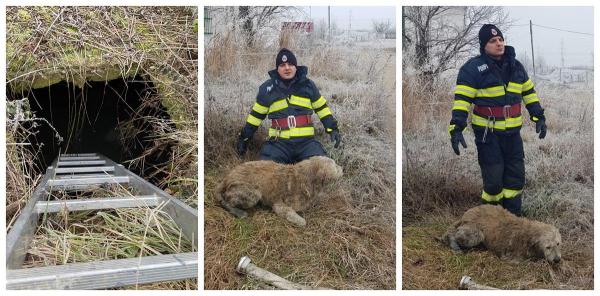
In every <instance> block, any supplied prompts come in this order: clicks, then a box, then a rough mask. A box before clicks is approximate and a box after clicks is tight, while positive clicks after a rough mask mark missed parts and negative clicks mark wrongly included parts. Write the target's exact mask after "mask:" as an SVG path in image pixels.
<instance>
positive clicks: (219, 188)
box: [216, 182, 248, 218]
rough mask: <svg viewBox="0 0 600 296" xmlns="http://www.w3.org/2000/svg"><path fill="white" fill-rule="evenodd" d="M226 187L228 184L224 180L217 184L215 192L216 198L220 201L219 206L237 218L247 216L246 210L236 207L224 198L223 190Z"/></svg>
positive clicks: (225, 189)
mask: <svg viewBox="0 0 600 296" xmlns="http://www.w3.org/2000/svg"><path fill="white" fill-rule="evenodd" d="M228 188H229V184H227V183H226V182H221V183H220V184H219V185H218V186H217V191H216V194H217V198H218V199H219V202H220V203H221V206H222V207H223V208H224V209H226V210H227V211H229V212H230V213H231V214H233V215H234V216H236V217H238V218H246V217H248V213H247V212H246V211H244V210H241V209H238V208H236V207H234V206H232V205H230V204H229V203H228V202H227V199H226V198H225V192H226V191H227V189H228Z"/></svg>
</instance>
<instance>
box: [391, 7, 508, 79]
mask: <svg viewBox="0 0 600 296" xmlns="http://www.w3.org/2000/svg"><path fill="white" fill-rule="evenodd" d="M403 13H404V15H403V16H402V17H403V19H404V20H405V21H406V26H407V29H406V31H405V32H406V37H404V39H403V40H404V42H408V43H409V44H407V45H406V48H407V49H408V52H409V53H410V52H411V51H412V54H414V68H415V69H416V70H417V71H418V72H420V73H421V74H427V75H431V76H437V75H439V74H440V73H442V72H444V71H446V70H448V69H451V68H455V67H456V64H457V63H458V62H462V60H463V59H464V58H466V57H467V56H469V55H472V54H474V53H476V51H477V50H478V48H479V45H478V36H477V33H478V31H479V28H480V27H481V25H482V24H485V23H492V24H496V25H497V26H498V27H500V28H501V29H502V30H504V31H506V30H507V29H508V28H509V27H510V25H511V21H510V20H509V18H508V14H507V13H506V12H505V11H504V9H503V8H502V7H492V6H476V7H456V6H454V7H451V6H410V7H406V8H405V9H403ZM403 47H404V45H403Z"/></svg>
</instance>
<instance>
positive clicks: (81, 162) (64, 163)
mask: <svg viewBox="0 0 600 296" xmlns="http://www.w3.org/2000/svg"><path fill="white" fill-rule="evenodd" d="M99 164H106V160H76V161H59V162H58V164H57V166H76V165H78V166H83V165H99Z"/></svg>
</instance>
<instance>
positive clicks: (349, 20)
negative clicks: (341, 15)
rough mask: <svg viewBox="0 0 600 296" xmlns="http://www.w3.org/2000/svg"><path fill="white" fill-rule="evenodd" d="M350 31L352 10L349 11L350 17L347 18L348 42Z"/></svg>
mask: <svg viewBox="0 0 600 296" xmlns="http://www.w3.org/2000/svg"><path fill="white" fill-rule="evenodd" d="M350 31H352V9H350V15H349V16H348V40H350Z"/></svg>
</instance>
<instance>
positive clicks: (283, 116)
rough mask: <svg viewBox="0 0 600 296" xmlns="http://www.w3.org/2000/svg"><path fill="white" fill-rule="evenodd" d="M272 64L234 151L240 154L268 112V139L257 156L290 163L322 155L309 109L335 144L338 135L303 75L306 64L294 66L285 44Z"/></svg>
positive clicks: (313, 87)
mask: <svg viewBox="0 0 600 296" xmlns="http://www.w3.org/2000/svg"><path fill="white" fill-rule="evenodd" d="M275 65H276V68H275V69H274V70H271V71H269V76H270V77H271V78H270V79H269V80H267V81H265V82H264V83H263V84H262V85H261V86H260V88H259V89H258V95H257V96H256V103H255V104H254V106H253V107H252V111H251V112H250V115H248V119H247V120H246V125H245V126H244V127H243V128H242V132H241V133H240V137H239V140H238V142H237V152H238V153H239V154H240V155H243V154H244V153H245V152H246V150H247V148H248V141H249V140H250V139H251V138H252V135H254V132H256V130H257V129H258V127H259V126H260V124H261V122H262V120H263V119H265V118H266V117H267V116H268V117H269V119H271V127H270V128H269V139H268V141H267V142H266V143H265V144H264V146H263V147H262V149H261V151H260V159H263V160H273V161H275V162H279V163H288V164H291V163H296V162H299V161H302V160H304V159H307V158H309V157H311V156H317V155H323V156H324V155H326V152H325V149H323V146H322V145H321V143H319V141H317V140H316V139H315V138H314V135H315V128H314V127H313V123H312V119H311V115H312V114H313V112H316V113H317V115H318V116H319V119H320V120H321V122H322V123H323V125H324V126H325V130H326V132H327V133H329V134H330V135H331V140H332V141H335V148H338V147H339V145H340V142H341V136H340V133H339V131H338V127H337V121H336V120H335V118H334V117H333V115H332V114H331V110H329V107H328V106H327V102H326V101H325V98H323V96H321V94H320V93H319V90H318V89H317V87H316V86H315V84H314V82H312V80H310V79H308V78H307V77H306V75H307V73H308V68H307V67H306V66H298V65H297V63H296V57H295V56H294V54H293V53H292V52H291V51H289V50H288V49H286V48H283V49H281V50H280V51H279V53H278V54H277V58H276V59H275Z"/></svg>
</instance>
